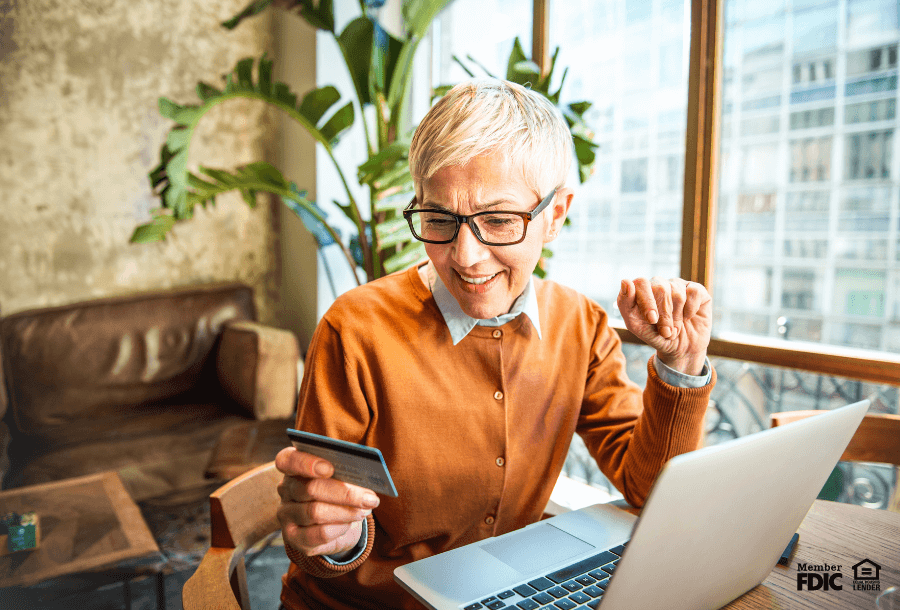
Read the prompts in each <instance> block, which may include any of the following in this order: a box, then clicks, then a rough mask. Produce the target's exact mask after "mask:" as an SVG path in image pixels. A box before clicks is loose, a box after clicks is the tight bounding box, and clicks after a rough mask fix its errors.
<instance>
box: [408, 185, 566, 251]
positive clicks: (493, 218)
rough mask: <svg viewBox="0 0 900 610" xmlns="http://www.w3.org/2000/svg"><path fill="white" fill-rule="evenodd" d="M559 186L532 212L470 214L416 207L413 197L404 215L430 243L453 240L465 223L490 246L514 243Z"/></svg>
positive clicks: (415, 230)
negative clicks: (415, 208)
mask: <svg viewBox="0 0 900 610" xmlns="http://www.w3.org/2000/svg"><path fill="white" fill-rule="evenodd" d="M557 190H558V189H553V191H551V192H550V194H549V195H547V196H546V197H544V199H543V200H542V201H541V202H540V203H539V204H538V205H537V207H536V208H534V209H533V210H531V211H530V212H510V211H506V210H503V211H502V212H492V211H487V212H478V213H477V214H469V215H468V216H466V215H463V214H454V213H453V212H446V211H444V210H414V209H413V206H415V205H416V203H417V201H416V198H415V197H413V199H412V201H410V202H409V205H408V206H406V209H405V210H403V217H404V218H406V222H408V223H409V230H410V231H412V234H413V236H414V237H415V238H416V239H418V240H419V241H424V242H426V243H429V244H449V243H450V242H452V241H453V240H454V239H456V236H457V235H458V234H459V227H460V225H462V224H464V223H465V224H467V225H469V229H471V230H472V233H474V234H475V237H477V238H478V241H480V242H481V243H483V244H485V245H486V246H511V245H513V244H518V243H520V242H522V241H523V240H524V239H525V231H526V230H527V229H528V223H529V222H531V221H532V220H534V219H535V218H536V217H537V215H538V214H540V213H541V212H543V211H544V209H545V208H546V207H547V206H548V205H550V202H551V201H553V196H554V195H556V191H557Z"/></svg>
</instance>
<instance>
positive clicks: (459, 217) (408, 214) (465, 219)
mask: <svg viewBox="0 0 900 610" xmlns="http://www.w3.org/2000/svg"><path fill="white" fill-rule="evenodd" d="M558 190H559V187H556V188H555V189H553V190H552V191H550V194H549V195H547V196H546V197H544V198H543V199H542V200H541V202H540V203H539V204H537V206H536V207H535V208H534V209H533V210H531V211H530V212H516V211H513V210H486V211H484V212H476V213H474V214H469V215H465V214H454V213H453V212H448V211H447V210H434V209H429V208H426V209H423V210H413V206H414V205H416V197H415V196H413V198H412V201H410V202H409V205H408V206H406V208H405V209H404V210H403V217H404V218H405V219H406V222H407V223H408V224H409V231H410V233H412V234H413V237H415V238H416V239H417V240H419V241H421V242H425V243H427V244H449V243H453V241H454V240H455V239H456V238H457V237H458V236H459V230H460V228H462V225H464V224H466V225H469V230H470V231H472V235H474V236H475V238H476V239H477V240H478V241H480V242H481V243H483V244H484V245H485V246H514V245H516V244H520V243H522V242H523V241H525V236H526V235H527V234H528V223H530V222H531V221H532V220H534V219H535V218H536V217H537V215H538V214H540V213H541V212H543V211H544V210H545V209H546V208H547V206H549V205H550V203H551V202H552V201H553V197H554V196H555V195H556V192H557V191H558ZM413 212H439V213H441V214H446V215H448V216H452V217H453V218H454V219H456V231H454V232H453V237H451V238H450V239H446V240H440V241H437V240H433V239H424V238H422V237H419V236H418V235H416V232H415V230H414V229H413V221H412V217H413ZM488 214H514V215H516V216H519V217H520V218H522V220H524V221H525V228H523V229H522V238H521V239H519V240H518V241H512V242H509V243H505V244H497V243H493V242H489V241H485V239H484V238H483V237H482V236H481V233H480V232H479V231H478V226H477V225H476V224H475V223H473V222H472V223H470V222H469V219H470V218H475V217H476V216H486V215H488Z"/></svg>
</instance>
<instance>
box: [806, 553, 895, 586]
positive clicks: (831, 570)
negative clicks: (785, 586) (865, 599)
mask: <svg viewBox="0 0 900 610" xmlns="http://www.w3.org/2000/svg"><path fill="white" fill-rule="evenodd" d="M843 568H844V566H843V565H841V564H828V563H815V564H814V563H802V562H801V563H798V564H797V590H798V591H804V590H806V591H841V590H843V588H844V582H843V578H844V572H843ZM850 569H851V570H853V583H852V586H853V590H854V591H881V580H880V577H879V574H880V572H881V566H880V565H878V564H877V563H875V562H874V561H872V560H871V559H863V560H862V561H860V562H859V563H857V564H855V565H853V566H851V567H850Z"/></svg>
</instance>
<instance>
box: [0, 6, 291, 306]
mask: <svg viewBox="0 0 900 610" xmlns="http://www.w3.org/2000/svg"><path fill="white" fill-rule="evenodd" d="M245 4H246V0H79V1H77V2H64V1H60V0H0V307H2V313H3V314H6V313H12V312H14V311H19V310H23V309H28V308H31V307H37V306H45V305H57V304H63V303H68V302H73V301H78V300H82V299H86V298H93V297H99V296H108V295H116V294H124V293H130V292H136V291H141V290H145V289H153V288H163V287H171V286H181V285H190V284H195V283H200V282H207V281H223V280H241V281H244V282H246V283H248V284H250V285H252V286H254V288H255V289H256V295H257V303H258V305H259V309H260V315H261V318H262V319H263V320H265V321H273V319H274V318H275V316H276V314H277V300H278V292H279V283H280V269H279V250H278V217H279V215H278V213H277V209H275V208H274V207H273V205H272V204H265V203H261V204H260V207H261V208H264V209H257V210H254V211H251V210H250V209H249V208H248V207H247V206H246V205H245V204H244V203H243V201H242V200H241V199H240V197H239V196H237V195H236V194H230V195H228V196H225V197H222V198H220V200H219V202H218V204H217V205H216V206H215V207H214V208H210V209H209V210H199V211H198V213H197V215H196V217H195V218H194V219H193V220H192V221H189V223H187V224H185V225H181V226H178V227H177V228H176V230H175V231H174V235H173V236H171V237H170V238H169V239H168V240H167V241H166V242H165V243H161V244H150V245H132V244H129V243H128V238H129V237H130V235H131V233H132V231H133V230H134V228H135V226H136V225H137V224H139V223H141V222H145V221H146V220H148V219H149V217H150V216H149V212H150V210H151V209H153V208H155V207H157V206H158V200H157V199H156V198H155V197H154V196H153V194H152V193H151V191H150V186H149V181H148V180H147V172H148V171H149V170H150V169H152V168H153V167H154V166H155V165H156V163H157V159H158V154H159V148H160V146H161V144H162V142H163V141H164V140H165V136H166V132H167V130H168V128H169V122H168V121H167V120H165V119H162V118H161V117H160V116H159V114H158V111H157V98H158V97H159V96H161V95H164V96H166V97H169V98H171V99H173V100H175V101H177V102H181V103H193V102H195V101H196V96H195V93H194V87H195V86H196V83H197V81H198V80H200V79H202V80H205V81H207V82H210V83H211V84H219V83H220V81H219V80H218V78H217V77H218V76H219V75H223V74H225V73H227V72H228V71H229V70H230V69H231V68H232V67H233V66H234V64H235V62H236V61H237V60H238V59H240V58H242V57H246V56H254V57H258V56H259V55H261V54H262V53H263V52H264V51H266V50H268V51H269V53H270V56H271V48H272V46H273V41H272V35H271V29H272V25H271V17H270V16H266V15H263V16H261V17H257V18H255V19H253V20H250V21H246V22H244V23H243V24H242V25H241V26H240V27H238V28H237V30H235V31H232V32H228V31H226V30H224V29H223V28H221V27H219V25H218V24H219V22H221V21H223V20H224V19H227V18H228V17H231V16H232V15H233V14H234V13H236V12H237V11H238V10H240V9H241V8H242V7H243V6H244V5H245ZM276 118H277V117H276V116H275V115H274V114H273V113H272V112H271V111H269V110H266V109H265V108H264V107H262V106H261V105H259V104H258V103H255V102H249V103H242V102H230V103H228V104H224V105H222V106H220V107H218V108H217V109H216V110H215V111H213V113H211V114H210V115H209V116H208V117H207V118H206V119H205V122H202V123H201V125H200V128H199V130H198V136H197V138H196V139H195V145H194V146H193V147H192V149H191V164H192V165H196V164H197V163H198V162H199V163H203V164H204V165H209V166H212V167H234V166H235V165H238V164H241V163H246V162H249V161H253V160H258V159H260V158H269V157H271V155H272V154H273V150H274V144H273V135H274V132H275V126H276Z"/></svg>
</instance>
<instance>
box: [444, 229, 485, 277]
mask: <svg viewBox="0 0 900 610" xmlns="http://www.w3.org/2000/svg"><path fill="white" fill-rule="evenodd" d="M452 246H453V247H452V252H451V254H452V256H453V260H454V261H455V262H456V264H458V265H459V266H460V267H471V266H472V265H475V264H476V263H479V262H481V261H483V260H485V259H486V258H488V257H489V256H490V249H489V248H488V247H487V246H485V245H484V244H483V243H481V242H480V241H478V238H477V237H475V234H474V233H473V232H472V229H471V228H470V227H469V225H468V224H466V223H463V224H462V226H460V227H459V233H458V234H457V235H456V239H455V240H454V241H453V244H452Z"/></svg>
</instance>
